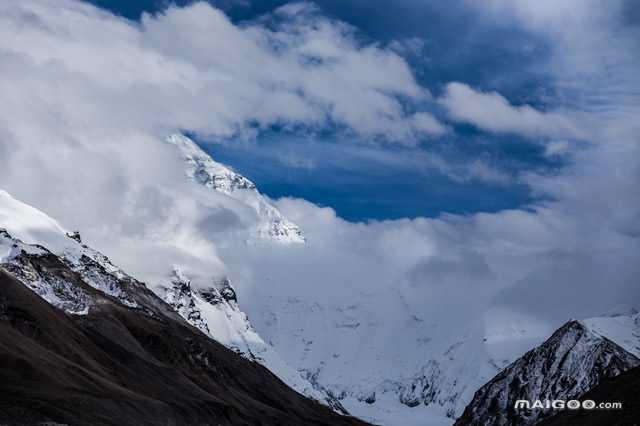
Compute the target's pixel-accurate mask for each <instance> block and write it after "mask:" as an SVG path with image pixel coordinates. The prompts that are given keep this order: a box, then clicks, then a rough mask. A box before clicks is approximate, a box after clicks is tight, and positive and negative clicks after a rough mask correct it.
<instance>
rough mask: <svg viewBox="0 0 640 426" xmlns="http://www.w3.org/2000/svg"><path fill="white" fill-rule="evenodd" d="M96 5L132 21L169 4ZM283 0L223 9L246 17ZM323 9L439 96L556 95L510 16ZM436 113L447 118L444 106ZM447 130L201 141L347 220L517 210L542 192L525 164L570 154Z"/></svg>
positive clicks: (376, 7) (539, 51)
mask: <svg viewBox="0 0 640 426" xmlns="http://www.w3.org/2000/svg"><path fill="white" fill-rule="evenodd" d="M93 3H94V4H97V5H99V6H101V7H104V8H108V9H109V10H111V11H112V12H114V13H116V14H119V15H123V16H125V17H127V18H129V19H132V20H136V19H138V18H139V16H140V14H141V13H142V11H147V12H156V11H158V10H161V9H162V8H163V7H165V4H166V2H163V1H155V0H147V1H138V2H129V1H112V0H95V1H93ZM176 3H177V4H186V3H189V2H185V1H178V2H176ZM285 3H286V2H282V1H258V2H250V3H239V2H234V1H233V0H228V1H225V2H217V3H214V4H215V5H216V6H218V7H220V8H222V9H223V10H224V11H225V12H226V13H227V14H228V15H229V16H230V18H231V19H232V20H233V21H234V22H235V23H241V22H243V21H251V20H255V19H257V18H258V17H260V16H261V15H264V14H266V13H269V12H271V11H272V10H274V9H275V8H277V7H278V6H281V5H282V4H285ZM316 5H318V6H319V8H320V10H321V13H322V14H324V15H328V16H329V17H331V18H334V19H337V20H340V21H343V22H347V23H348V24H350V25H352V26H353V27H355V28H356V31H357V32H356V34H357V37H358V38H359V39H361V40H362V42H363V43H367V44H369V43H375V44H377V45H380V46H385V47H390V48H392V49H395V50H396V51H398V52H399V53H400V54H401V56H402V57H404V58H405V59H406V60H407V62H408V63H409V64H410V66H411V69H412V72H413V73H414V75H415V77H416V80H417V81H418V82H419V83H420V84H421V85H422V86H423V87H426V88H428V89H429V90H430V91H431V92H432V94H433V96H434V97H437V96H440V95H441V94H442V92H443V88H444V85H445V84H446V83H447V82H450V81H461V82H464V83H466V84H468V85H470V86H472V87H474V88H475V89H476V90H483V91H497V92H499V93H500V94H502V95H503V96H505V97H506V98H508V99H509V101H510V102H512V103H514V104H516V105H518V104H525V103H526V104H530V105H533V106H535V107H537V108H540V109H543V110H544V108H545V106H546V105H547V103H553V102H554V93H552V92H551V90H550V89H549V87H550V85H548V84H547V81H546V79H547V77H546V74H545V71H544V69H542V68H540V63H544V58H545V56H546V55H547V46H546V44H545V41H544V40H543V39H540V38H538V39H536V38H534V37H533V36H532V35H531V33H526V32H524V31H523V30H522V29H521V28H519V27H517V26H515V25H509V24H508V22H510V21H505V23H503V22H491V23H487V22H486V21H483V20H482V19H479V17H478V16H477V15H476V14H473V13H471V12H470V11H469V10H470V9H469V8H464V7H456V5H455V2H453V3H452V4H449V5H447V6H446V7H443V6H442V4H441V3H438V4H437V5H436V3H429V2H424V3H423V2H416V1H410V0H400V1H398V2H394V3H393V7H391V6H389V3H388V2H382V1H373V2H372V1H361V0H350V1H346V2H345V1H334V0H322V1H319V2H316ZM436 6H437V7H436ZM432 112H433V114H434V115H435V116H436V117H438V118H443V117H442V115H443V112H442V111H440V110H438V108H437V106H436V107H432ZM447 125H448V126H449V128H450V131H449V132H448V134H447V135H446V136H444V137H442V138H438V139H436V140H434V139H429V138H426V139H424V140H420V141H418V143H417V144H414V145H412V146H398V144H390V143H385V141H371V140H367V139H366V138H364V137H362V136H361V135H355V134H351V133H345V132H343V131H341V130H340V129H338V128H332V127H330V126H329V127H325V128H322V129H313V130H312V131H310V130H309V129H290V128H286V127H276V126H271V127H270V128H267V129H259V130H258V131H257V136H256V137H255V139H253V140H251V141H246V140H245V141H241V140H238V138H230V139H227V140H221V139H217V140H215V141H211V140H205V139H202V138H198V137H197V136H196V137H195V138H196V140H198V141H199V142H200V143H202V146H203V147H204V148H205V149H207V150H208V151H209V152H210V153H211V154H212V155H213V157H214V158H215V159H217V160H219V161H221V162H224V163H226V164H228V165H230V166H232V167H234V168H235V169H236V170H238V171H239V172H241V173H243V174H244V175H246V176H247V177H249V178H250V179H252V180H254V181H255V182H256V184H257V185H258V187H259V189H260V190H261V191H262V192H264V193H266V194H267V195H269V196H271V197H276V198H277V197H283V196H292V197H300V198H305V199H307V200H309V201H312V202H314V203H316V204H318V205H322V206H330V207H332V208H334V209H335V210H336V212H337V214H338V215H339V216H340V217H343V218H345V219H347V220H350V221H361V220H367V219H397V218H403V217H411V218H412V217H419V216H427V217H436V216H438V215H440V214H442V213H474V212H479V211H482V212H495V211H499V210H502V209H506V208H514V207H520V206H523V205H526V204H529V203H531V202H533V201H535V198H534V195H532V193H531V192H530V191H529V189H528V187H527V186H526V185H523V184H522V183H521V182H520V181H519V178H518V177H519V176H520V175H521V174H522V173H524V172H528V171H536V172H542V173H553V172H554V171H555V170H556V169H557V168H558V167H559V166H561V165H562V159H561V158H550V157H548V156H545V155H544V154H545V150H544V147H543V145H541V144H540V143H538V141H536V140H532V139H531V138H523V137H520V136H516V135H510V134H507V135H504V134H500V135H498V134H495V133H492V132H483V131H481V130H478V129H477V128H475V127H473V126H470V125H468V124H458V123H455V122H447ZM206 142H215V143H213V144H211V143H206ZM478 162H479V163H481V164H482V165H483V167H486V168H488V169H490V170H492V172H493V173H495V174H496V175H499V178H492V179H477V178H473V177H469V176H464V175H465V172H464V170H465V168H468V166H469V165H470V164H474V163H478ZM443 167H444V168H445V169H447V170H443ZM460 174H462V175H461V176H458V175H460Z"/></svg>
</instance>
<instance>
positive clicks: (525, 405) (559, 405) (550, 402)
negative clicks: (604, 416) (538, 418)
mask: <svg viewBox="0 0 640 426" xmlns="http://www.w3.org/2000/svg"><path fill="white" fill-rule="evenodd" d="M514 408H515V409H516V410H550V409H551V410H564V409H565V408H568V409H569V410H579V409H581V408H582V409H584V410H621V409H622V402H600V403H597V402H595V401H593V400H591V399H585V400H584V401H582V402H580V401H578V400H577V399H570V400H569V401H567V400H564V399H544V400H543V399H535V400H532V401H528V400H526V399H519V400H517V401H516V403H515V407H514Z"/></svg>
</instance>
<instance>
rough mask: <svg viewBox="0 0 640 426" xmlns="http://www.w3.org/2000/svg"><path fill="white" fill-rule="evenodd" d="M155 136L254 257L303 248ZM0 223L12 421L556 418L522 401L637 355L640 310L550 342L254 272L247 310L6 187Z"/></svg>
mask: <svg viewBox="0 0 640 426" xmlns="http://www.w3.org/2000/svg"><path fill="white" fill-rule="evenodd" d="M166 141H167V143H168V144H169V145H170V146H172V147H174V148H175V149H176V152H177V155H179V156H180V157H181V158H182V159H183V160H184V164H185V169H184V172H185V173H184V176H185V179H187V180H189V181H191V182H192V183H193V184H194V185H201V186H203V187H205V188H207V189H210V190H211V191H215V192H216V193H218V194H222V195H223V196H224V197H223V198H222V200H227V199H228V200H229V202H234V203H240V204H241V205H243V206H245V207H246V208H248V209H250V210H251V211H253V212H254V215H255V218H256V219H255V220H254V222H253V223H251V225H250V226H249V227H250V229H248V233H247V235H249V237H248V239H247V240H246V241H245V244H246V247H247V251H249V250H252V247H255V246H256V245H257V246H260V247H261V246H262V245H265V244H266V247H267V249H270V248H269V247H273V248H271V249H273V250H276V249H278V246H283V247H287V250H304V249H305V247H306V246H307V245H308V244H313V241H308V239H307V238H306V237H305V235H304V233H303V230H301V229H300V227H298V226H297V225H296V224H294V223H293V222H292V221H290V220H289V219H287V218H286V217H285V216H284V215H283V214H282V213H281V212H280V211H279V210H278V208H277V207H276V206H275V205H274V203H273V202H271V200H269V199H268V198H267V197H265V196H263V195H262V194H260V192H259V191H258V189H257V188H256V185H255V184H254V183H253V182H251V181H250V180H249V179H247V178H245V177H244V176H242V175H240V174H238V173H236V172H235V171H233V170H232V169H230V168H228V167H226V166H224V165H222V164H220V163H217V162H216V161H214V160H213V159H212V158H211V157H210V156H209V155H208V154H207V153H206V152H204V151H203V150H202V149H201V148H200V147H198V146H197V145H196V144H195V143H194V142H193V141H191V140H190V139H188V138H186V137H185V136H183V135H173V136H170V137H169V138H167V139H166ZM225 197H226V198H225ZM223 202H226V201H223ZM0 228H2V230H0V269H1V272H0V273H1V274H2V277H1V278H2V292H3V293H2V295H1V298H0V318H1V319H2V323H1V324H2V332H3V336H4V337H3V339H2V342H4V344H3V346H2V354H1V356H2V358H1V359H2V365H1V366H0V367H1V370H2V372H1V373H0V374H2V375H3V385H1V386H4V388H3V389H2V393H3V395H9V394H11V395H12V396H11V397H10V398H3V400H2V402H1V403H2V407H3V410H1V411H2V413H3V414H0V422H3V423H6V424H31V423H34V422H47V421H55V422H64V423H68V424H122V419H124V418H130V419H137V420H138V421H139V423H138V424H165V423H161V422H162V421H163V420H162V419H167V418H169V419H171V421H172V422H174V423H173V424H196V423H197V424H207V423H206V422H212V423H211V424H255V423H256V422H263V423H261V424H358V422H359V421H358V420H356V419H354V418H352V417H351V415H353V416H357V417H359V418H361V419H363V420H365V421H369V422H371V423H375V424H384V425H411V424H433V425H436V424H442V425H444V424H452V423H454V421H455V423H456V425H466V424H470V425H471V424H473V425H476V424H477V425H510V424H514V425H519V424H522V425H529V424H536V423H538V422H541V421H545V422H548V421H552V420H553V419H554V418H555V417H554V414H557V413H555V412H554V411H552V410H546V411H545V410H534V411H517V410H515V409H514V408H513V407H514V404H515V401H516V400H522V399H529V400H535V399H563V398H564V399H573V398H580V397H581V396H583V395H585V394H587V393H588V392H590V391H595V390H597V389H598V388H599V387H600V386H605V385H606V384H607V383H609V381H611V380H613V379H614V378H615V377H616V376H618V375H624V374H625V372H627V371H634V369H635V368H636V367H637V366H638V365H639V364H640V361H639V360H638V358H639V357H640V316H639V315H638V313H637V311H633V310H625V311H623V312H615V313H611V314H608V315H605V316H602V317H598V318H592V319H585V320H581V321H577V320H570V321H568V322H567V323H566V324H565V325H563V326H561V327H560V328H558V329H557V330H556V331H555V332H554V333H553V334H552V335H551V337H549V338H548V339H546V340H545V337H546V336H544V335H541V334H540V333H539V332H537V330H534V327H533V326H531V325H529V324H527V323H526V322H525V323H517V324H516V323H513V324H512V323H508V324H501V325H500V326H499V327H493V328H490V329H489V328H486V327H484V326H480V325H478V324H466V325H464V326H459V327H456V328H452V327H451V326H450V324H448V323H447V322H446V321H445V320H443V321H435V322H434V321H432V320H431V319H426V318H425V317H423V316H422V314H421V313H420V312H419V311H416V310H414V309H412V308H411V307H410V306H409V304H408V303H407V301H406V300H405V299H404V298H403V295H402V294H400V293H394V292H393V291H391V290H389V289H388V288H381V289H380V288H366V289H365V288H363V289H355V290H354V289H351V292H350V294H353V293H354V292H355V294H358V295H359V297H358V298H357V299H354V298H352V297H347V296H346V295H345V293H342V292H338V293H331V292H329V293H328V294H323V295H322V297H321V298H320V297H319V298H317V299H314V298H313V297H309V296H306V295H305V294H304V287H301V288H293V287H290V286H286V285H284V284H282V283H280V282H278V280H270V277H264V279H265V283H264V284H265V285H264V286H262V287H261V288H260V289H259V290H258V291H257V293H256V295H257V296H260V297H259V298H258V299H257V302H256V300H253V301H252V303H250V304H248V305H246V306H249V307H250V310H251V312H250V314H251V315H248V314H247V312H246V310H245V309H244V307H243V306H245V304H244V302H243V300H242V299H241V298H240V297H239V292H238V291H237V290H236V288H235V286H234V283H233V282H232V279H231V278H230V277H229V276H227V274H226V271H223V270H221V271H220V272H219V273H218V274H214V275H212V276H208V277H206V279H204V280H203V279H202V277H198V280H197V281H198V282H195V281H196V280H194V277H192V276H190V273H191V272H190V270H189V269H188V268H184V267H183V265H180V263H179V261H178V260H176V262H175V263H174V264H167V265H166V270H167V274H166V279H163V280H162V281H161V282H154V283H149V282H143V280H139V279H136V278H134V277H133V276H131V275H130V274H128V273H126V272H125V271H123V270H122V269H121V268H120V267H119V266H116V265H115V264H114V263H113V262H112V261H111V260H110V259H109V258H108V257H107V256H105V255H104V254H102V253H101V252H99V251H97V250H94V249H93V248H91V247H90V246H89V245H87V244H85V243H84V242H83V241H82V237H81V233H80V232H75V231H69V230H67V229H65V228H64V227H63V226H62V225H60V224H59V223H58V222H57V221H56V220H55V219H53V218H50V217H49V216H48V215H46V214H45V213H43V212H41V211H39V210H38V209H36V208H34V207H31V206H29V205H27V204H24V203H22V202H20V201H18V200H16V199H15V198H13V197H12V196H11V195H9V194H8V193H6V192H4V191H0ZM267 282H268V285H267ZM257 296H256V297H257ZM250 317H251V320H250V319H249V318H250ZM56 365H64V368H60V369H59V371H58V372H55V371H56V369H55V368H52V367H54V366H56ZM629 380H631V381H632V380H633V379H629ZM38 383H42V384H43V385H42V386H38ZM171 395H178V396H177V397H176V398H175V400H173V399H172V398H171ZM113 412H117V413H119V414H118V416H121V417H117V416H116V417H111V413H113ZM562 414H564V413H562ZM3 416H4V417H3ZM213 419H215V420H213ZM456 419H457V420H456ZM558 421H560V420H558ZM21 422H22V423H21ZM118 422H120V423H118ZM145 422H147V423H145ZM559 424H560V423H559Z"/></svg>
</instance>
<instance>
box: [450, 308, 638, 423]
mask: <svg viewBox="0 0 640 426" xmlns="http://www.w3.org/2000/svg"><path fill="white" fill-rule="evenodd" d="M639 343H640V316H638V314H635V315H634V316H616V317H603V318H592V319H589V320H585V321H569V322H568V323H566V324H565V325H563V326H562V327H561V328H560V329H558V330H557V331H556V332H555V333H554V334H553V335H552V336H551V337H550V338H549V339H548V340H547V341H545V342H544V343H543V344H542V345H540V346H538V347H536V348H535V349H533V350H531V351H529V352H527V353H526V354H525V355H523V356H522V357H521V358H519V359H517V360H516V361H515V362H513V363H512V364H511V365H509V366H508V367H507V368H505V369H504V370H503V371H501V372H500V373H499V374H498V375H497V376H496V377H494V378H493V379H492V380H491V381H489V382H488V383H487V384H485V385H484V386H482V387H481V388H480V389H479V390H478V391H477V392H476V393H475V395H474V398H473V400H472V401H471V403H470V404H469V405H468V406H467V408H466V409H465V411H464V413H463V415H462V417H460V418H459V419H458V421H457V422H456V425H461V426H462V425H496V426H497V425H531V424H535V423H537V422H539V421H540V420H542V419H544V418H546V417H549V416H551V415H553V414H555V412H556V411H554V409H552V408H532V409H516V408H515V403H516V401H518V400H527V401H531V402H533V401H535V400H542V401H546V400H549V401H553V400H565V401H567V400H571V399H576V398H579V397H580V396H581V395H583V394H585V393H586V392H587V391H589V390H590V389H593V388H594V387H596V386H597V385H598V384H599V383H600V382H602V381H603V380H605V379H608V378H612V377H615V376H617V375H619V374H621V373H622V372H624V371H627V370H629V369H632V368H634V367H636V366H638V365H640V359H639V358H638V357H639V356H640V344H639Z"/></svg>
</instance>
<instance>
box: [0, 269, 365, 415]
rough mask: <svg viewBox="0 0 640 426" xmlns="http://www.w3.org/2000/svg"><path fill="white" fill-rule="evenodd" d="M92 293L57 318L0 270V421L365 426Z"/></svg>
mask: <svg viewBox="0 0 640 426" xmlns="http://www.w3.org/2000/svg"><path fill="white" fill-rule="evenodd" d="M52 262H53V263H55V259H54V260H52ZM53 266H55V267H57V268H60V270H61V271H62V272H63V273H64V274H63V275H65V276H66V278H67V279H68V280H71V281H73V282H74V283H75V284H76V285H78V286H81V287H83V288H87V287H88V286H86V284H84V283H83V282H82V280H81V279H80V278H79V276H78V275H77V274H75V273H73V272H71V271H69V270H66V271H65V270H64V266H63V265H62V264H59V265H53ZM53 266H51V265H49V266H47V267H49V268H50V267H53ZM87 291H91V289H90V288H89V289H87ZM96 297H98V299H97V300H98V301H99V303H98V304H97V305H95V306H93V307H92V308H91V310H90V313H89V315H85V316H73V315H69V314H65V313H64V312H63V311H61V310H58V309H56V308H54V307H52V306H51V305H49V304H48V303H47V302H45V301H44V300H43V299H41V298H40V297H39V296H37V295H36V294H35V293H33V292H32V291H31V290H29V289H28V288H26V287H25V286H24V285H23V284H22V283H20V282H19V281H18V280H16V279H15V278H14V277H13V276H12V275H10V274H9V273H8V272H7V271H4V270H1V269H0V424H2V425H11V426H13V425H34V424H39V423H40V424H44V423H45V422H57V423H62V424H68V425H73V426H79V425H149V426H151V425H176V426H178V425H329V424H330V425H358V424H364V423H362V422H360V421H358V420H356V419H353V418H349V417H343V416H339V415H337V414H335V413H333V412H332V411H330V410H329V409H328V408H326V407H324V406H322V405H320V404H318V403H316V402H314V401H311V400H309V399H306V398H305V397H303V396H302V395H300V394H298V393H296V392H295V391H293V390H291V389H290V388H288V387H287V386H286V385H285V384H283V383H282V382H281V381H280V380H279V379H277V378H276V377H275V376H274V375H273V374H271V373H270V372H269V371H268V370H266V369H265V368H263V367H262V366H260V365H259V364H256V363H253V362H250V361H248V360H246V359H244V358H242V357H240V356H239V355H237V354H235V353H234V352H232V351H230V350H228V349H226V348H225V347H223V346H222V345H220V344H218V343H216V342H214V341H212V340H211V339H209V338H207V337H206V336H205V335H203V334H201V333H200V332H198V331H197V330H195V329H193V328H192V327H190V326H189V325H188V324H186V323H184V322H183V321H180V320H179V319H176V318H172V317H171V316H168V315H161V314H159V313H157V312H156V313H154V312H148V311H147V312H145V311H143V310H136V309H130V308H127V307H125V306H123V305H122V304H120V303H118V302H117V301H116V300H115V299H112V298H110V297H108V296H106V295H99V296H96Z"/></svg>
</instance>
